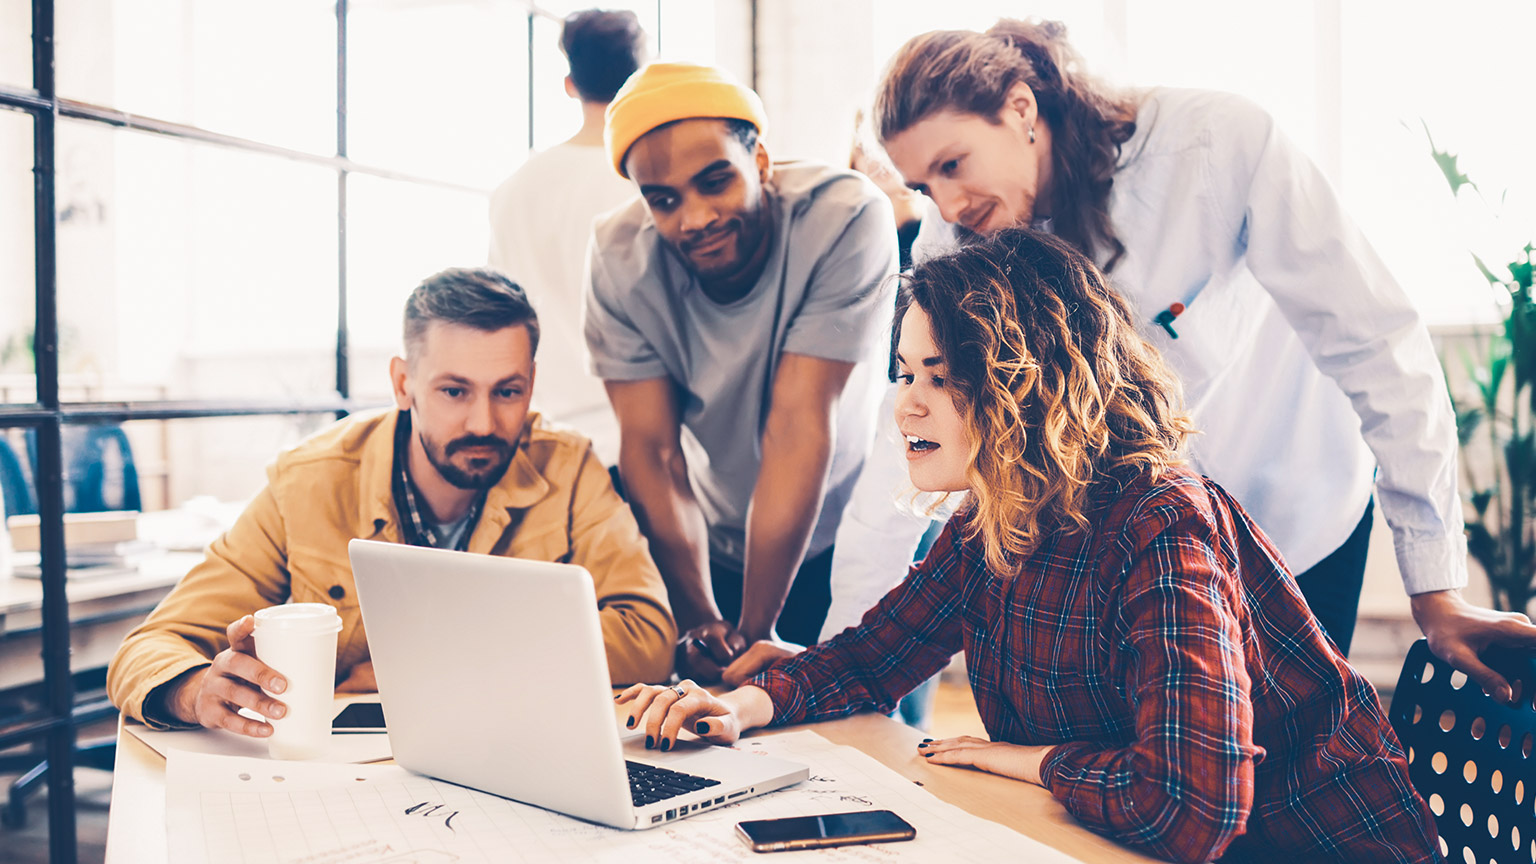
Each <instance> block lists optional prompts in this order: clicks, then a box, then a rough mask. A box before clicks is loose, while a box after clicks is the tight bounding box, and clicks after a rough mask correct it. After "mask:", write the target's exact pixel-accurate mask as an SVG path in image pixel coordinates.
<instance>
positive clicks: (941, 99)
mask: <svg viewBox="0 0 1536 864" xmlns="http://www.w3.org/2000/svg"><path fill="white" fill-rule="evenodd" d="M1020 81H1022V82H1024V83H1025V84H1028V85H1029V88H1030V89H1031V90H1033V91H1034V92H1035V100H1036V102H1037V103H1038V104H1039V110H1040V117H1041V119H1042V120H1043V121H1044V122H1045V123H1046V124H1047V125H1048V126H1049V127H1050V130H1051V169H1052V173H1053V183H1052V190H1051V199H1050V201H1049V204H1050V213H1051V217H1052V221H1053V223H1054V224H1053V230H1054V231H1055V233H1056V234H1057V235H1059V236H1061V237H1064V238H1066V239H1067V240H1068V241H1069V242H1071V243H1072V245H1074V246H1076V247H1077V248H1079V249H1081V250H1083V251H1084V252H1086V253H1088V254H1089V255H1093V254H1094V253H1095V249H1096V247H1099V246H1103V247H1104V248H1105V249H1106V250H1107V251H1108V252H1109V255H1108V258H1107V263H1106V264H1105V267H1104V269H1105V270H1106V271H1109V270H1112V269H1114V266H1115V264H1116V263H1118V262H1119V260H1120V256H1121V255H1123V254H1124V253H1125V246H1124V244H1122V243H1121V242H1120V239H1119V238H1118V237H1116V236H1115V231H1114V227H1113V226H1112V225H1111V224H1110V221H1109V190H1110V187H1111V186H1112V185H1113V183H1114V173H1115V163H1116V162H1117V161H1118V160H1119V158H1120V145H1121V144H1124V143H1125V142H1126V141H1127V140H1129V139H1130V137H1131V135H1132V134H1133V133H1134V132H1135V131H1136V107H1135V104H1134V101H1133V100H1132V99H1131V98H1130V97H1128V96H1126V95H1122V94H1117V93H1114V92H1112V91H1110V90H1109V89H1108V88H1106V87H1105V86H1104V85H1102V84H1100V83H1098V82H1097V81H1095V80H1093V79H1091V78H1089V77H1088V75H1087V73H1086V72H1084V71H1083V67H1082V60H1081V58H1079V57H1078V55H1077V52H1076V51H1074V50H1073V49H1072V46H1071V45H1070V44H1068V43H1067V28H1066V26H1065V25H1063V24H1061V23H1060V22H1057V21H1029V22H1026V21H1015V20H1012V19H1008V18H1004V19H1002V20H1000V21H998V22H997V24H996V25H994V26H993V27H992V29H990V30H988V31H987V32H986V33H976V32H974V31H971V30H941V31H935V32H932V33H924V34H923V35H921V36H917V37H914V38H913V39H912V40H911V41H909V42H907V44H905V45H903V46H902V47H901V50H899V51H897V52H896V56H895V57H893V58H892V59H891V63H890V65H889V66H888V67H886V70H885V74H884V76H883V77H882V78H881V81H880V86H879V89H878V91H877V92H876V95H875V105H874V113H875V129H876V132H877V134H878V135H879V137H880V140H881V141H882V142H887V141H890V139H891V138H893V137H895V136H896V135H899V134H901V133H902V132H905V131H906V130H907V129H910V128H911V127H912V126H913V125H915V124H917V123H918V122H920V121H922V120H925V119H927V118H928V117H929V116H931V115H933V114H935V113H938V112H940V111H944V110H955V111H961V112H964V113H968V114H975V115H977V116H980V117H984V118H986V119H987V120H988V121H990V122H993V123H996V122H997V115H998V113H999V112H1000V111H1002V109H1003V104H1004V102H1006V100H1007V96H1008V91H1009V90H1010V89H1011V88H1012V87H1013V85H1014V84H1017V83H1018V82H1020Z"/></svg>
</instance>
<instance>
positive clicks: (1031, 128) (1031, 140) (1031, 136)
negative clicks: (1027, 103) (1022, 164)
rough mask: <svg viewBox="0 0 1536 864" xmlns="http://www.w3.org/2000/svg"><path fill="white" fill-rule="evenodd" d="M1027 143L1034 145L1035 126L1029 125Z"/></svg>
mask: <svg viewBox="0 0 1536 864" xmlns="http://www.w3.org/2000/svg"><path fill="white" fill-rule="evenodd" d="M1029 143H1031V144H1033V143H1035V124H1033V123H1031V124H1029Z"/></svg>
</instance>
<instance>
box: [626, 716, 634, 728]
mask: <svg viewBox="0 0 1536 864" xmlns="http://www.w3.org/2000/svg"><path fill="white" fill-rule="evenodd" d="M624 725H625V726H628V727H629V728H631V729H633V728H635V718H633V717H631V718H629V719H628V720H625V721H624Z"/></svg>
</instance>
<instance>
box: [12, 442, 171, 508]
mask: <svg viewBox="0 0 1536 864" xmlns="http://www.w3.org/2000/svg"><path fill="white" fill-rule="evenodd" d="M26 439H27V466H28V468H30V469H31V470H30V471H29V472H28V473H27V477H28V480H29V482H35V481H34V479H33V478H35V477H36V476H37V430H35V429H28V430H27V434H26ZM62 439H63V440H62V442H61V443H62V444H63V447H64V512H66V513H100V512H101V511H103V510H141V509H143V507H142V501H141V499H140V496H139V472H138V468H137V467H135V466H134V462H133V447H132V446H131V445H130V444H129V443H128V435H127V433H125V432H124V431H123V429H122V427H121V426H110V425H109V426H65V427H64V429H63V434H62ZM34 488H35V487H34ZM33 512H36V511H35V510H34V511H33Z"/></svg>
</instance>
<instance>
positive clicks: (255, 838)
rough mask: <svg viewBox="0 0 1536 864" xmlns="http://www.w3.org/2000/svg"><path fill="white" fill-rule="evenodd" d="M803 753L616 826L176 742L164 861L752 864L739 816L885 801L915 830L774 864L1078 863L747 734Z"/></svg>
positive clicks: (352, 769) (456, 791)
mask: <svg viewBox="0 0 1536 864" xmlns="http://www.w3.org/2000/svg"><path fill="white" fill-rule="evenodd" d="M741 749H744V750H749V751H757V752H762V753H765V754H771V755H774V756H779V757H781V758H786V759H797V760H800V761H803V762H806V763H808V764H810V765H811V766H812V769H811V770H812V774H811V779H810V780H808V781H806V782H804V783H801V784H798V785H796V786H794V787H791V788H789V789H785V790H782V791H779V792H775V793H773V794H770V795H763V796H759V797H757V798H752V799H749V800H747V801H745V802H742V803H740V804H736V805H732V806H728V807H722V808H720V809H719V810H714V811H706V812H704V813H701V814H699V815H697V816H694V817H692V818H689V819H684V820H679V821H677V822H671V823H668V824H667V825H665V826H662V827H660V828H656V829H652V830H649V831H618V830H615V829H612V828H605V827H603V826H600V825H593V824H590V823H586V822H580V821H578V820H575V819H571V818H569V817H566V816H561V815H559V814H557V813H551V812H549V811H546V810H540V809H538V808H537V807H532V806H529V805H526V804H519V803H517V802H515V801H509V800H507V799H504V798H498V797H496V796H494V795H487V794H485V793H482V792H476V791H474V790H471V789H465V788H463V787H460V786H454V785H452V784H449V783H443V782H439V781H435V780H432V779H430V778H427V777H422V776H420V775H417V774H412V773H410V772H409V771H406V770H405V769H403V768H400V767H399V766H395V765H335V764H324V763H316V762H278V761H273V760H268V759H261V760H256V759H248V758H234V757H221V756H206V755H200V754H195V753H186V752H175V753H172V754H171V755H170V756H169V757H168V759H167V765H166V780H167V784H166V828H167V832H168V840H169V849H170V859H171V861H172V862H174V864H191V862H202V861H210V862H212V861H216V862H236V861H238V862H250V864H255V862H283V864H369V862H385V861H388V862H391V864H395V862H406V861H415V862H423V864H425V862H438V861H442V862H448V861H461V862H466V864H470V862H487V864H489V862H500V861H513V860H526V861H613V862H620V861H622V862H625V864H631V862H634V861H637V860H647V861H653V860H666V861H669V862H676V864H717V862H721V861H725V862H760V861H761V860H762V859H761V857H760V856H758V855H756V854H755V853H753V852H751V851H750V850H748V849H747V847H746V845H745V844H743V843H741V842H740V841H739V840H738V839H737V838H736V837H735V828H734V826H735V823H736V822H739V821H743V820H747V819H773V818H779V817H784V816H800V815H810V814H822V813H837V812H846V811H850V810H869V809H890V810H894V811H895V812H896V813H898V814H899V815H900V816H901V817H902V818H904V819H906V820H907V821H908V822H910V823H912V825H913V826H914V827H916V828H917V839H916V840H914V841H911V842H905V843H887V844H880V845H879V846H845V847H840V848H835V849H819V850H810V851H804V852H788V853H781V854H780V855H776V856H775V858H774V861H775V862H787V861H789V860H791V859H792V858H810V857H816V858H817V859H818V860H823V861H829V862H866V861H897V860H905V861H954V860H968V861H979V862H986V861H999V862H1001V861H1009V862H1015V861H1020V860H1026V861H1040V862H1072V861H1074V860H1076V859H1073V858H1070V857H1068V856H1066V855H1064V854H1062V853H1060V852H1057V851H1056V850H1054V849H1051V848H1050V847H1048V846H1045V845H1043V844H1041V843H1039V842H1037V841H1035V840H1032V839H1030V838H1028V837H1025V836H1024V835H1022V834H1019V833H1017V832H1015V831H1013V830H1011V829H1009V828H1006V827H1004V826H1002V825H998V824H997V823H995V822H989V821H986V820H984V819H981V818H978V817H976V816H972V815H970V814H968V813H966V812H965V811H963V810H961V809H960V808H958V807H955V806H953V805H950V804H947V803H945V802H943V801H940V800H939V799H937V798H935V797H934V796H933V795H932V794H931V793H929V792H928V791H927V790H925V789H922V788H920V787H918V786H917V785H916V784H914V783H912V782H911V781H909V780H907V779H906V778H904V777H902V776H901V775H899V774H897V773H896V772H894V771H892V770H890V769H889V768H886V767H885V766H884V765H881V764H880V763H879V762H877V761H876V760H874V759H872V758H870V757H869V756H867V755H865V754H864V753H862V752H860V751H858V750H856V749H854V748H852V747H842V746H838V745H835V744H832V743H831V742H829V741H827V740H826V739H824V738H822V737H821V736H820V735H817V734H816V733H814V732H809V731H802V732H793V733H787V734H784V735H776V736H771V737H764V738H754V739H749V740H747V741H744V742H742V744H741Z"/></svg>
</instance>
